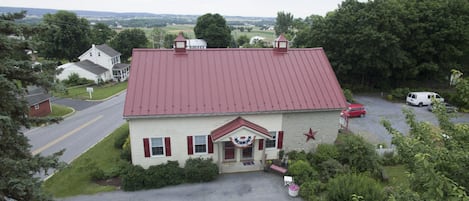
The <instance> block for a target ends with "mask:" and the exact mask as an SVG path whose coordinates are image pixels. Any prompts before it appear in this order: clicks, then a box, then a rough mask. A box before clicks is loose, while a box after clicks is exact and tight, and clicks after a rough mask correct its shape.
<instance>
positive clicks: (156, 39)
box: [150, 28, 166, 48]
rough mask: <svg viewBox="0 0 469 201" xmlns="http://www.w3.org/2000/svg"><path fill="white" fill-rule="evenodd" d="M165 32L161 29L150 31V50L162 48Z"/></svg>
mask: <svg viewBox="0 0 469 201" xmlns="http://www.w3.org/2000/svg"><path fill="white" fill-rule="evenodd" d="M165 35H166V31H164V30H163V29H161V28H153V30H152V31H151V34H150V36H151V39H150V40H151V41H152V42H151V43H152V48H163V47H164V38H165Z"/></svg>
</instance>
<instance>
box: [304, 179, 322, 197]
mask: <svg viewBox="0 0 469 201" xmlns="http://www.w3.org/2000/svg"><path fill="white" fill-rule="evenodd" d="M324 190H325V185H324V184H323V183H321V182H320V181H318V180H316V179H313V180H309V181H306V182H304V183H303V184H301V186H300V192H299V194H300V196H301V197H302V198H303V199H304V200H307V201H314V200H319V199H318V197H319V194H320V193H321V192H323V191H324Z"/></svg>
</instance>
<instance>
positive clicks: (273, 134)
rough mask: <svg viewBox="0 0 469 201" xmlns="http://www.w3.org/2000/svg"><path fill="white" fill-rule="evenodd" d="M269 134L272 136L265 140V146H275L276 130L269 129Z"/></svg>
mask: <svg viewBox="0 0 469 201" xmlns="http://www.w3.org/2000/svg"><path fill="white" fill-rule="evenodd" d="M269 135H270V136H272V138H273V139H272V140H266V141H265V148H275V145H276V144H277V143H276V141H277V132H275V131H271V132H269Z"/></svg>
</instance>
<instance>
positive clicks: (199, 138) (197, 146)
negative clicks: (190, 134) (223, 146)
mask: <svg viewBox="0 0 469 201" xmlns="http://www.w3.org/2000/svg"><path fill="white" fill-rule="evenodd" d="M194 153H195V154H204V153H207V136H206V135H196V136H194Z"/></svg>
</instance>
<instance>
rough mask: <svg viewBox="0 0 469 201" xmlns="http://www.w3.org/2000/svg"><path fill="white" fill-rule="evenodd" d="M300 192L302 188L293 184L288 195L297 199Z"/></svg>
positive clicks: (289, 187)
mask: <svg viewBox="0 0 469 201" xmlns="http://www.w3.org/2000/svg"><path fill="white" fill-rule="evenodd" d="M298 191H300V187H299V186H298V185H297V184H295V183H292V184H290V185H289V186H288V195H290V196H292V197H296V196H298Z"/></svg>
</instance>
